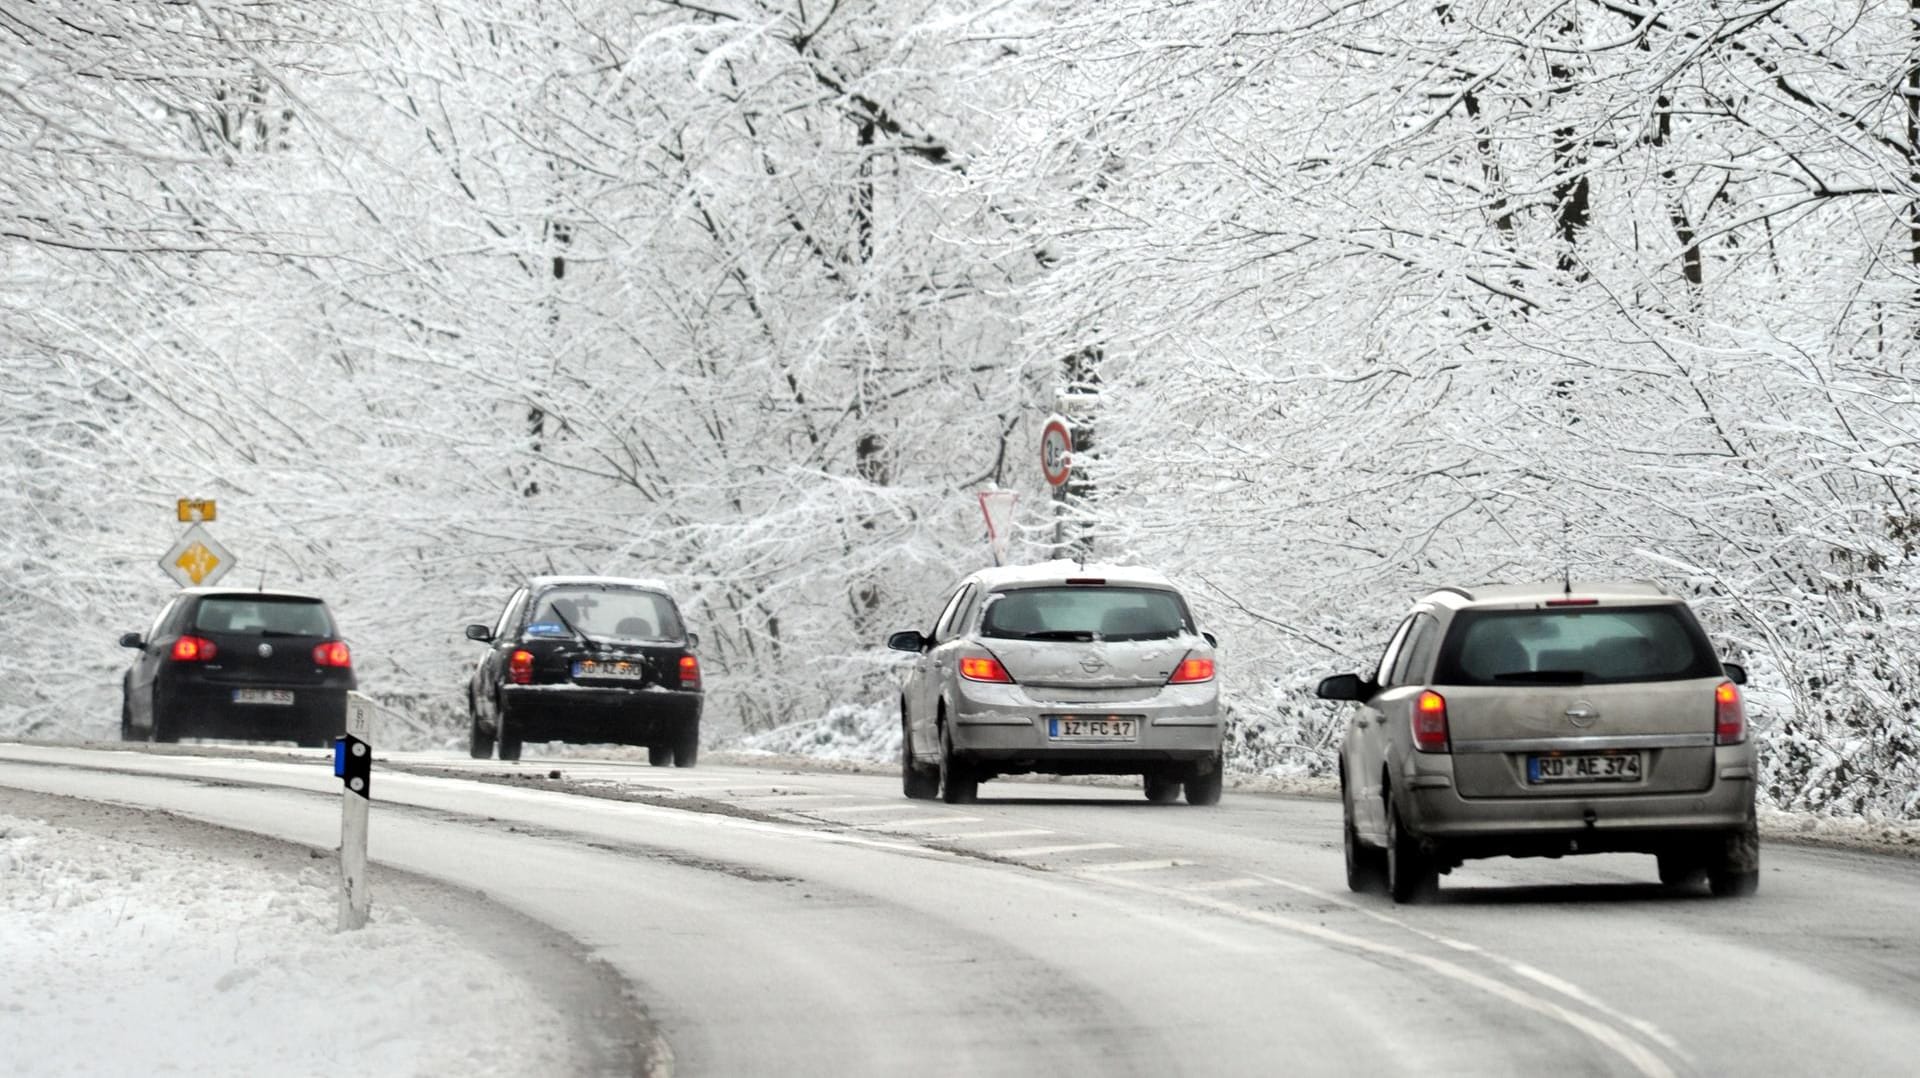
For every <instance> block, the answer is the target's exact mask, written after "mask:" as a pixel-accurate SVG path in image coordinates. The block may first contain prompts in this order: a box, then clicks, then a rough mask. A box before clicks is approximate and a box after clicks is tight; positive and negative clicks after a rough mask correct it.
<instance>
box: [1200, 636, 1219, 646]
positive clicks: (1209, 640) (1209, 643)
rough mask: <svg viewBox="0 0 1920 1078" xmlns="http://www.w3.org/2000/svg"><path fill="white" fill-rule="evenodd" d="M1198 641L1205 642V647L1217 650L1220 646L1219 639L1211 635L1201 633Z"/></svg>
mask: <svg viewBox="0 0 1920 1078" xmlns="http://www.w3.org/2000/svg"><path fill="white" fill-rule="evenodd" d="M1200 639H1202V640H1205V641H1206V642H1207V646H1208V647H1210V648H1217V647H1219V646H1220V638H1219V637H1217V636H1215V635H1213V634H1212V633H1201V634H1200Z"/></svg>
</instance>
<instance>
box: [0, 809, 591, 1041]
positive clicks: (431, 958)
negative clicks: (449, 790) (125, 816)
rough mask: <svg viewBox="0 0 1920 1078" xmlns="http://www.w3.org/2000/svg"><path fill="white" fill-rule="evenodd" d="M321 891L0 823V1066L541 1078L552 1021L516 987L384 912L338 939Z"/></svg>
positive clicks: (317, 882)
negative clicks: (537, 1076)
mask: <svg viewBox="0 0 1920 1078" xmlns="http://www.w3.org/2000/svg"><path fill="white" fill-rule="evenodd" d="M320 864H329V863H327V862H316V866H318V865H320ZM334 896H335V882H334V877H333V875H332V873H331V872H330V871H322V870H321V869H320V868H318V867H316V868H314V869H311V870H305V871H301V872H299V873H298V875H297V877H290V876H288V875H286V874H283V873H276V872H272V871H268V870H266V869H265V868H259V867H255V866H252V865H247V864H237V863H232V862H228V861H223V860H219V859H216V858H212V857H209V856H206V855H204V854H196V853H189V852H182V851H176V850H168V849H159V848H155V847H151V846H144V845H138V844H135V843H132V842H125V841H119V840H110V839H103V838H100V837H97V836H94V835H90V834H87V833H85V832H80V831H72V830H67V829H64V828H57V827H50V826H47V825H45V824H41V823H37V822H33V821H28V820H23V819H20V818H18V817H12V816H5V815H0V1045H4V1046H5V1047H4V1055H5V1059H6V1067H7V1073H8V1074H9V1075H12V1076H15V1078H28V1076H41V1075H47V1076H52V1075H90V1076H91V1075H134V1074H169V1073H174V1074H192V1075H195V1076H196V1078H198V1076H217V1075H233V1076H235V1078H241V1076H257V1075H279V1076H297V1075H316V1076H317V1075H337V1074H375V1075H460V1076H463V1078H464V1076H469V1075H491V1074H497V1075H517V1074H529V1073H550V1072H551V1064H552V1063H553V1062H554V1059H553V1051H554V1049H553V1045H554V1044H555V1043H556V1041H562V1042H563V1041H564V1038H565V1036H566V1026H565V1024H564V1022H563V1020H562V1018H561V1016H560V1015H559V1014H558V1013H557V1012H556V1011H554V1010H553V1008H552V1007H551V1006H549V1005H547V1004H546V1003H544V1002H543V1001H542V1000H541V999H539V998H537V997H535V996H534V994H533V992H532V991H531V989H530V988H529V987H528V986H527V985H526V984H525V982H523V981H521V980H519V979H518V978H516V977H514V976H512V975H511V974H509V973H508V971H507V970H506V969H504V968H503V967H502V966H500V965H499V964H498V963H497V962H495V961H494V960H492V959H490V958H488V957H486V956H484V955H481V954H478V953H475V952H474V951H472V950H470V949H469V948H468V947H467V946H466V945H465V943H464V941H463V940H462V939H461V938H460V937H459V936H458V935H457V934H456V933H454V932H452V931H451V930H449V929H445V928H441V927H439V926H436V925H431V924H427V923H424V922H421V921H419V920H418V919H416V918H414V917H412V916H410V915H409V914H407V913H406V912H405V911H403V910H399V909H395V908H393V907H390V906H387V907H383V906H380V905H378V904H376V906H375V908H374V916H373V921H372V923H371V924H370V925H368V927H367V928H365V929H363V930H361V931H359V932H349V933H342V934H335V933H334V931H333V925H334V917H335V908H334Z"/></svg>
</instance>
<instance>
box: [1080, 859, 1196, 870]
mask: <svg viewBox="0 0 1920 1078" xmlns="http://www.w3.org/2000/svg"><path fill="white" fill-rule="evenodd" d="M1191 864H1193V862H1192V861H1182V860H1180V859H1179V858H1178V857H1168V858H1163V859H1162V860H1159V861H1109V862H1107V863H1106V864H1103V865H1088V866H1086V867H1085V868H1082V869H1080V871H1081V872H1152V871H1155V870H1157V869H1163V868H1181V867H1184V866H1186V865H1191Z"/></svg>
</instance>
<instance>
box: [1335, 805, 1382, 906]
mask: <svg viewBox="0 0 1920 1078" xmlns="http://www.w3.org/2000/svg"><path fill="white" fill-rule="evenodd" d="M1340 815H1341V825H1342V827H1341V830H1342V831H1343V832H1344V837H1343V839H1342V843H1341V844H1342V845H1343V846H1344V847H1345V855H1346V861H1347V890H1349V891H1352V892H1353V893H1355V894H1359V895H1377V894H1379V893H1381V892H1382V891H1385V890H1386V889H1387V864H1386V855H1385V853H1384V852H1383V851H1381V850H1377V849H1375V848H1374V847H1372V846H1368V845H1364V844H1363V843H1361V841H1360V829H1359V827H1357V826H1355V824H1354V822H1353V802H1352V801H1350V800H1349V799H1348V798H1347V792H1346V790H1345V789H1342V790H1341V791H1340Z"/></svg>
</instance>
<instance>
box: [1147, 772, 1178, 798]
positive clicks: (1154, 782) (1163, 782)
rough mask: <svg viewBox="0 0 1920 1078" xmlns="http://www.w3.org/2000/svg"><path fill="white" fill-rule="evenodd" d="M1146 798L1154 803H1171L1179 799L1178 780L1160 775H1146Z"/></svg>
mask: <svg viewBox="0 0 1920 1078" xmlns="http://www.w3.org/2000/svg"><path fill="white" fill-rule="evenodd" d="M1146 788H1147V800H1149V801H1151V802H1153V803H1154V804H1156V805H1171V804H1173V803H1174V802H1175V801H1178V800H1180V780H1179V779H1170V778H1166V777H1165V776H1162V775H1148V776H1147V777H1146Z"/></svg>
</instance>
